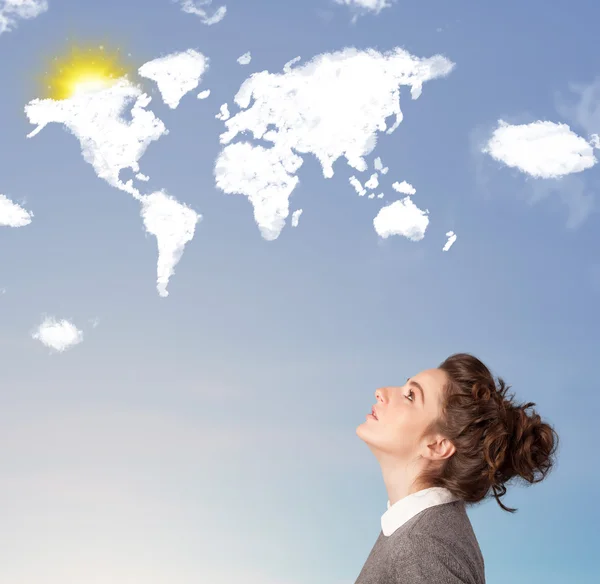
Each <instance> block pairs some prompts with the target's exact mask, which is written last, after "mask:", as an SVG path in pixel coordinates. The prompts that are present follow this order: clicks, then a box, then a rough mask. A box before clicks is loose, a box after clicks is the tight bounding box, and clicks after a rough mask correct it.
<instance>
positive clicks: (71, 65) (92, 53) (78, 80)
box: [45, 45, 131, 100]
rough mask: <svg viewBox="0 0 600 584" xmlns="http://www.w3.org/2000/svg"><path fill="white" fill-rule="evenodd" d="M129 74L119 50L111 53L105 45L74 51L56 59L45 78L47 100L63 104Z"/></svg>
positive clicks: (72, 49)
mask: <svg viewBox="0 0 600 584" xmlns="http://www.w3.org/2000/svg"><path fill="white" fill-rule="evenodd" d="M130 73H131V68H130V67H128V66H127V65H125V64H124V63H123V62H122V59H121V55H120V54H119V52H118V50H117V51H113V52H111V51H108V50H106V49H105V47H104V46H102V45H100V46H98V47H93V48H85V49H81V48H79V47H72V48H71V50H70V51H69V52H68V53H67V54H66V55H63V56H62V57H55V58H54V59H53V61H52V65H51V67H50V71H48V72H47V73H46V75H45V85H46V88H47V90H46V91H47V96H48V97H50V98H51V99H55V100H61V99H67V98H69V97H72V96H74V95H77V94H79V93H84V92H88V91H97V90H99V89H104V88H106V87H110V86H111V85H113V84H114V83H115V82H116V81H117V80H118V79H119V78H121V77H124V76H125V75H128V74H130Z"/></svg>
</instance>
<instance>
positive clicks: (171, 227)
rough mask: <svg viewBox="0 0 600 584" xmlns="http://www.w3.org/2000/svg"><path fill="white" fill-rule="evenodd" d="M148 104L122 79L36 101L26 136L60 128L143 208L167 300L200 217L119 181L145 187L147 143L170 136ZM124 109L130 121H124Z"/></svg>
mask: <svg viewBox="0 0 600 584" xmlns="http://www.w3.org/2000/svg"><path fill="white" fill-rule="evenodd" d="M186 54H187V57H185V59H189V58H190V57H191V59H192V60H194V62H195V65H196V69H195V71H196V72H198V70H199V63H200V60H198V59H197V58H196V57H195V56H193V55H190V53H189V52H188V53H186ZM180 62H181V61H180ZM188 64H189V62H188ZM142 67H143V66H142ZM163 81H164V79H163ZM188 83H189V79H188ZM166 86H167V87H168V86H169V82H166ZM164 87H165V84H164V83H163V88H164ZM171 89H172V88H169V89H168V96H169V97H168V99H174V98H175V97H176V96H177V95H178V93H177V91H181V86H179V89H178V90H176V91H175V92H171ZM150 101H151V98H150V97H149V96H148V95H146V94H145V93H143V92H142V90H141V89H140V88H139V87H137V86H136V85H134V84H132V83H130V82H129V81H128V80H127V78H122V79H119V80H118V81H117V82H116V83H115V84H114V85H113V86H111V87H108V88H106V89H103V90H100V91H94V92H86V93H82V94H78V95H75V96H73V97H71V98H69V99H65V100H61V101H55V100H52V99H43V100H40V99H34V100H32V101H31V102H29V104H27V105H26V106H25V113H26V114H27V117H28V118H29V121H30V122H31V123H32V124H38V127H37V128H36V129H35V130H34V131H32V132H31V133H30V134H29V135H28V137H32V136H35V135H36V134H37V133H38V132H40V131H41V130H42V128H44V127H45V126H46V125H47V124H49V123H51V122H59V123H62V124H64V125H65V126H66V127H67V128H68V129H69V130H70V132H71V133H72V134H74V135H75V136H76V137H77V138H78V139H79V142H80V144H81V150H82V154H83V158H84V159H85V161H86V162H88V163H89V164H91V165H92V166H93V168H94V170H95V171H96V174H97V175H98V176H99V177H100V178H102V179H104V180H105V181H106V182H108V183H109V184H110V185H111V186H113V187H115V188H118V189H121V190H123V191H125V192H128V193H129V194H131V195H132V196H133V197H134V198H136V199H137V200H138V201H139V202H140V203H141V204H142V211H141V214H142V218H143V220H144V225H145V226H146V228H147V229H149V232H150V233H151V234H152V235H154V236H155V237H156V239H157V245H158V261H157V273H158V278H157V289H158V292H159V294H160V295H161V296H163V297H164V296H167V295H168V292H167V290H166V286H167V283H168V279H169V276H170V275H171V274H173V270H174V267H175V265H176V264H177V262H178V261H179V259H180V258H181V254H182V251H183V246H184V245H185V243H186V242H188V241H189V240H190V239H191V238H192V237H193V235H194V228H193V227H191V222H192V221H198V220H200V217H201V216H200V215H198V214H196V213H195V212H194V211H192V210H191V209H190V208H188V207H187V206H186V205H183V204H181V203H179V202H177V201H176V199H175V198H174V197H170V196H167V195H165V194H164V193H162V192H154V193H152V194H150V195H142V194H141V193H140V192H139V190H138V189H137V188H136V187H135V186H134V185H133V179H130V180H129V181H127V182H123V181H122V180H121V179H120V173H121V171H122V170H124V169H127V168H129V169H131V170H132V171H133V172H134V173H136V178H137V180H141V181H142V182H145V181H146V180H147V179H148V177H147V176H146V175H140V169H139V160H140V158H141V157H142V155H143V154H144V152H145V151H146V148H147V147H148V145H149V144H150V143H151V142H153V141H154V140H158V139H159V138H160V137H161V136H163V135H165V134H167V133H168V130H167V129H166V127H165V125H164V124H163V122H162V121H161V120H160V119H158V118H157V117H156V116H155V115H154V113H153V112H151V111H149V110H147V109H145V108H146V106H147V105H148V104H149V103H150ZM127 107H129V108H130V117H131V119H130V120H126V119H125V118H123V113H124V111H125V109H126V108H127ZM194 225H195V222H194Z"/></svg>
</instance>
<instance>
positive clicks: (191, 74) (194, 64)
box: [138, 49, 209, 109]
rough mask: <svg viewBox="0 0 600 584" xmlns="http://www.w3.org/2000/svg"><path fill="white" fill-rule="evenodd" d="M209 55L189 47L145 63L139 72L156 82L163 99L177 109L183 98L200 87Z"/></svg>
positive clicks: (206, 68)
mask: <svg viewBox="0 0 600 584" xmlns="http://www.w3.org/2000/svg"><path fill="white" fill-rule="evenodd" d="M208 62H209V59H208V57H205V56H204V55H203V54H202V53H199V52H197V51H194V50H193V49H188V50H187V51H182V52H177V53H172V54H170V55H167V56H166V57H161V58H159V59H154V60H153V61H148V62H147V63H144V64H143V65H142V66H141V67H140V68H139V69H138V73H139V74H140V75H141V76H142V77H145V78H147V79H152V80H153V81H155V82H156V84H157V86H158V90H159V91H160V94H161V95H162V98H163V101H164V102H165V103H166V104H167V105H168V106H169V107H170V108H171V109H175V108H176V107H177V106H178V105H179V102H180V100H181V98H182V97H183V96H184V95H185V94H186V93H188V92H189V91H192V89H196V87H198V85H199V83H200V80H201V79H202V75H204V73H206V71H207V70H208Z"/></svg>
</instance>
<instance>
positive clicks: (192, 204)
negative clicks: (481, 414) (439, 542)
mask: <svg viewBox="0 0 600 584" xmlns="http://www.w3.org/2000/svg"><path fill="white" fill-rule="evenodd" d="M8 4H10V2H9V3H6V2H5V5H8ZM184 4H185V3H184V2H172V1H170V0H160V1H159V0H156V1H154V0H153V3H152V10H148V9H147V6H148V3H147V2H143V1H142V0H127V1H126V2H116V1H115V0H106V1H105V2H102V3H96V2H76V1H75V0H49V2H48V9H47V10H46V11H44V12H42V13H40V14H39V15H37V16H36V17H35V18H25V19H24V18H19V19H17V20H16V21H15V26H14V27H13V28H12V30H6V31H5V32H2V33H1V34H0V55H2V58H0V79H2V84H1V85H2V99H1V101H0V104H1V105H0V147H1V151H2V158H1V160H0V194H3V195H4V196H5V197H7V198H8V199H10V200H11V201H13V202H14V203H16V204H19V205H21V206H22V207H23V208H25V209H27V210H28V211H30V212H31V213H33V217H32V219H31V223H29V224H28V225H24V226H22V227H10V226H0V245H2V249H3V250H4V253H3V254H2V257H1V259H0V265H1V270H0V289H1V290H3V293H2V294H0V346H1V351H2V364H3V365H2V367H1V368H0V501H1V502H0V515H1V516H2V517H3V521H2V524H1V525H0V549H1V550H2V554H1V555H2V558H3V559H2V562H0V582H7V583H8V582H10V584H25V583H27V584H31V583H32V582H35V583H36V584H71V583H72V584H75V583H77V584H106V583H109V582H110V584H133V583H135V584H137V583H140V584H142V583H143V584H163V583H167V582H168V583H169V584H191V583H192V582H194V583H195V584H196V583H198V582H200V583H202V582H206V583H210V584H221V583H222V584H229V583H230V582H242V583H244V584H352V583H353V582H354V581H355V579H356V577H357V576H358V573H359V571H360V569H361V567H362V565H363V563H364V561H365V560H366V558H367V555H368V553H369V551H370V549H371V547H372V546H373V543H374V542H375V540H376V538H377V536H378V534H379V531H380V529H381V525H380V518H381V515H382V514H383V513H384V512H385V510H386V500H387V495H386V492H385V488H384V485H383V481H382V478H381V474H380V471H379V467H378V465H377V463H376V461H375V459H374V458H373V456H372V455H371V453H370V451H369V450H368V448H367V447H366V445H365V444H364V443H363V442H361V441H360V439H359V438H358V437H357V436H356V434H355V429H356V427H357V426H358V425H359V424H361V423H362V422H363V421H364V419H365V415H366V414H367V413H368V412H369V411H370V408H371V405H373V404H374V403H375V396H374V393H375V390H376V389H377V387H380V386H382V385H386V384H390V385H391V384H398V383H400V382H403V380H404V379H406V377H408V376H410V375H414V374H416V373H417V372H418V371H420V370H422V369H426V368H430V367H435V366H437V365H438V364H439V363H440V362H441V361H443V360H444V359H445V358H446V357H447V356H448V355H450V354H452V353H455V352H463V351H465V352H470V353H473V354H474V355H476V356H477V357H479V358H480V359H482V360H483V361H484V362H485V363H486V364H487V365H489V366H490V368H491V369H492V370H493V372H494V373H495V374H496V375H500V376H501V377H503V378H504V379H505V380H506V381H507V382H508V383H509V384H510V385H511V386H512V391H514V392H515V394H516V399H517V401H519V402H523V401H524V402H527V401H533V402H535V403H536V404H537V405H536V409H537V410H538V412H539V413H540V415H541V416H542V418H543V419H545V420H547V421H549V422H550V423H552V424H553V425H554V426H555V428H556V430H557V432H558V434H559V436H560V440H561V444H560V449H559V453H558V457H559V458H558V464H557V467H556V469H555V470H554V471H553V472H552V473H551V474H550V475H549V477H548V478H547V479H546V480H545V481H544V482H542V483H541V484H538V485H533V486H531V487H529V488H523V487H521V486H519V485H515V486H513V487H510V486H509V488H508V493H507V495H506V497H504V499H503V500H504V502H505V504H506V505H508V506H510V507H517V508H518V512H517V513H515V514H512V515H511V514H509V513H506V512H504V511H502V510H501V509H500V507H499V506H498V505H497V504H496V503H495V501H494V500H493V499H492V500H490V501H485V502H484V503H482V504H481V505H478V506H477V507H474V508H471V509H469V516H470V518H471V521H472V523H473V527H474V529H475V532H476V535H477V537H478V539H479V542H480V546H481V549H482V552H483V555H484V559H485V564H486V578H487V582H488V584H500V583H503V582H507V581H510V582H511V583H514V584H520V583H526V582H527V583H528V582H532V581H533V582H545V583H547V584H555V583H556V584H558V583H561V584H562V583H563V582H566V581H568V582H570V583H573V584H580V583H581V584H587V583H592V582H593V581H594V577H593V574H594V573H597V566H596V563H595V556H594V553H595V548H594V547H593V546H592V542H593V541H594V540H597V538H598V535H599V534H598V525H599V524H600V509H599V506H598V504H597V497H596V492H597V490H598V480H599V478H600V476H599V475H600V472H599V467H598V464H597V462H596V461H597V455H596V454H595V448H594V439H595V432H594V428H595V423H596V419H597V412H598V407H599V406H600V398H599V392H598V383H597V381H596V380H597V377H598V374H597V371H596V366H595V365H596V358H597V354H598V347H599V346H600V343H599V339H598V327H599V325H600V322H599V320H600V319H599V316H598V315H599V312H598V309H597V306H598V300H599V297H600V296H599V295H600V260H599V258H598V249H599V243H600V238H599V236H598V214H597V202H596V199H597V195H596V187H597V185H598V168H596V166H594V165H593V164H592V166H591V167H590V168H587V169H586V170H583V171H580V172H575V171H572V172H569V173H567V174H566V175H565V176H564V177H563V178H560V179H551V178H549V179H544V178H534V177H533V176H531V175H530V174H527V173H526V172H522V171H521V170H519V169H518V168H516V167H514V166H513V167H510V166H507V164H503V163H502V162H501V161H499V160H497V159H494V158H493V157H492V156H490V155H488V154H485V153H483V152H482V149H483V148H484V147H485V145H486V144H488V143H489V140H490V138H491V137H492V135H493V132H494V130H495V129H496V128H498V124H499V120H504V121H505V122H506V123H508V124H512V125H514V126H515V127H516V126H519V127H520V126H521V125H527V124H533V123H534V122H538V121H549V122H552V123H553V124H567V125H568V126H569V128H570V131H571V132H573V133H575V134H576V135H577V136H579V137H581V138H582V139H583V140H585V141H586V142H587V143H590V144H591V143H592V142H593V138H592V136H593V135H594V134H595V133H599V132H600V108H599V107H598V104H600V84H598V79H600V77H599V73H600V71H599V70H598V64H597V58H596V56H595V55H596V52H597V51H596V47H595V32H596V28H595V23H596V22H597V19H598V17H599V16H600V9H599V8H598V7H597V6H596V4H595V3H593V2H591V1H582V0H576V1H573V2H570V3H567V2H563V1H557V2H553V3H552V4H551V5H548V3H546V2H541V0H533V1H532V2H528V3H527V4H526V5H523V4H522V3H518V2H516V1H514V0H509V1H507V2H504V3H496V4H493V5H489V4H486V5H485V6H481V5H477V6H474V5H473V4H472V3H471V2H466V1H460V0H457V1H453V2H444V1H441V0H431V1H429V2H409V1H402V2H390V6H387V7H383V8H382V9H381V11H380V12H379V13H378V14H376V13H374V12H368V11H365V12H363V11H359V12H356V11H355V10H354V9H353V7H352V6H345V5H340V3H336V2H334V1H333V0H332V1H329V0H305V1H303V2H291V1H289V2H281V3H273V2H270V1H267V0H256V1H255V2H252V3H249V2H241V1H239V0H229V1H226V2H225V4H226V5H227V10H226V13H225V14H224V16H223V17H222V20H220V21H219V22H215V23H214V24H206V22H211V20H210V17H211V15H213V14H214V13H215V11H216V10H217V9H218V8H219V7H220V6H221V4H219V3H218V2H216V1H214V2H213V4H212V5H210V6H209V5H204V6H203V7H201V8H202V10H205V11H206V14H205V15H204V16H202V15H200V14H192V13H190V12H189V11H188V12H185V11H184V10H182V7H184V6H183V5H184ZM2 5H3V4H2V0H0V8H1V7H2ZM1 22H2V20H1V19H0V23H1ZM0 29H1V26H0ZM73 43H80V44H88V43H89V44H91V45H100V44H104V45H106V46H107V47H112V48H117V47H118V48H119V49H120V51H121V52H122V53H123V54H124V55H130V56H128V57H127V58H128V59H129V60H130V61H131V62H132V63H133V65H134V67H135V68H137V67H140V66H142V65H143V64H144V63H146V62H148V61H151V60H153V59H157V58H159V57H162V56H165V55H168V54H172V53H175V52H179V51H186V50H188V49H194V50H196V51H198V52H200V53H202V54H203V55H205V56H207V57H208V58H209V59H210V67H209V69H208V70H207V72H206V73H205V74H204V75H203V77H202V80H201V82H200V84H199V85H198V87H197V89H195V90H194V91H191V92H190V93H188V94H187V95H185V96H184V97H183V98H182V99H181V102H180V103H179V105H178V106H177V108H175V109H171V108H169V107H168V106H167V105H166V104H165V103H164V102H163V101H162V100H161V95H160V93H159V92H158V91H157V89H156V86H155V85H153V84H152V82H151V81H148V82H147V84H145V85H144V91H145V92H147V93H148V95H150V96H151V97H152V101H151V103H150V105H149V106H148V109H149V110H151V111H152V112H153V113H154V115H155V116H157V117H158V118H159V119H160V120H162V122H163V123H164V124H165V126H166V128H168V131H169V133H168V134H166V135H163V136H162V137H161V138H160V139H158V140H156V141H155V142H153V143H152V144H150V145H149V146H148V149H147V151H146V152H145V153H144V155H143V156H142V157H141V159H140V169H141V172H142V173H144V174H146V175H148V176H150V180H149V181H148V192H151V190H158V189H165V190H166V191H167V192H168V194H169V195H172V196H173V197H176V198H177V200H178V201H180V202H181V203H182V204H185V205H187V206H189V208H191V209H193V210H194V211H195V212H196V213H198V214H200V215H202V220H201V221H200V222H199V223H198V224H197V225H196V230H195V235H194V237H193V239H192V240H191V241H189V242H188V243H187V245H186V247H185V251H184V252H183V255H182V257H181V260H180V261H179V263H178V264H177V265H176V266H175V273H174V275H173V276H172V277H171V278H170V281H169V285H168V289H169V295H168V297H161V296H160V295H159V294H158V293H157V287H156V270H157V266H156V264H157V245H156V240H155V238H154V237H153V236H151V235H150V234H148V233H146V231H145V229H144V224H143V221H142V218H141V217H140V205H139V203H138V202H137V201H136V200H135V199H134V198H133V197H132V196H130V195H129V194H128V193H126V192H122V191H120V190H118V189H117V188H113V187H112V186H110V185H109V184H108V183H106V182H105V181H103V180H101V179H100V178H99V177H98V176H97V175H96V173H95V171H94V168H93V167H92V166H91V165H90V164H88V163H86V162H85V161H84V160H83V159H82V156H81V146H80V144H79V142H78V140H77V138H76V137H75V136H73V135H72V134H71V133H69V132H68V131H66V130H65V129H64V127H62V126H60V125H59V124H49V125H48V126H47V127H45V128H44V129H43V130H42V131H41V132H40V133H39V134H38V135H37V136H35V137H32V138H29V139H28V138H26V136H27V134H29V133H30V132H32V131H33V130H34V129H35V126H34V125H32V124H31V123H30V122H29V120H28V118H27V115H26V114H25V111H24V108H25V106H26V105H27V104H28V103H29V102H31V100H34V99H35V98H38V97H42V95H41V93H42V91H43V86H42V85H41V82H40V78H41V76H42V75H43V73H44V70H45V66H46V63H47V59H49V58H50V59H51V58H52V56H54V55H60V54H62V53H64V51H65V50H66V49H68V48H69V46H71V45H72V44H73ZM346 47H355V48H357V49H358V50H359V51H364V50H366V49H367V48H373V49H375V50H377V51H379V52H386V51H391V50H393V49H395V48H396V47H399V48H403V49H404V50H406V51H408V52H409V53H410V54H411V55H414V56H417V57H419V58H431V57H433V56H434V55H442V56H444V57H445V58H446V59H448V60H450V61H451V62H452V63H454V64H455V67H454V69H453V70H452V71H451V72H450V73H449V74H448V75H447V76H445V77H443V78H439V79H433V80H431V81H427V82H426V83H424V84H423V91H422V95H420V97H419V98H418V99H416V100H413V99H411V97H410V89H409V88H408V87H406V86H401V87H400V104H401V109H402V113H403V115H404V119H403V120H402V122H401V123H400V124H399V126H398V128H397V129H396V130H395V131H394V132H393V133H391V134H389V135H388V134H385V133H384V132H381V133H379V134H378V135H377V145H376V148H375V150H373V152H372V153H371V154H370V155H369V156H368V157H367V162H368V164H369V169H368V170H366V171H365V172H362V173H358V172H357V171H356V169H354V168H351V167H349V166H348V165H347V164H346V161H345V160H344V159H339V160H337V161H336V162H334V164H333V170H334V175H333V176H332V177H331V178H324V176H323V169H322V167H321V165H320V163H319V162H318V161H317V160H316V158H315V157H314V156H312V155H310V154H306V155H303V159H304V163H303V165H302V167H301V168H300V169H299V171H298V173H297V176H298V178H299V183H298V185H297V186H296V188H295V190H294V191H293V194H292V195H291V197H290V216H289V217H288V218H287V220H286V224H285V226H284V227H283V229H282V230H281V233H280V234H279V236H278V237H277V238H276V239H274V240H267V239H265V238H264V237H263V236H262V235H261V231H260V230H259V228H258V226H257V224H256V222H255V220H254V217H253V207H252V205H251V204H250V203H249V201H248V200H247V198H245V197H243V196H241V195H230V194H225V193H224V192H223V191H222V190H220V189H219V188H218V187H217V185H216V181H215V161H216V160H217V158H218V156H219V154H220V152H221V151H222V148H223V144H220V142H219V136H220V134H221V133H222V132H224V131H225V129H226V128H225V125H224V121H223V120H219V119H216V118H215V116H216V115H217V114H218V113H219V108H220V107H221V105H222V104H224V103H228V104H229V109H230V110H231V113H232V114H234V113H235V112H237V111H238V110H239V108H237V107H236V106H233V98H234V96H235V94H236V93H237V91H238V89H239V88H240V86H241V84H242V83H243V82H244V81H245V80H246V79H247V78H248V76H250V75H251V74H252V73H254V72H259V71H264V70H267V71H270V72H274V73H280V72H282V70H283V67H284V65H285V64H286V63H287V62H289V61H290V60H292V59H294V58H295V57H296V56H301V57H302V61H301V62H300V63H298V65H296V67H300V66H302V65H303V64H305V63H307V62H308V61H310V60H311V59H312V58H313V57H316V56H317V55H319V54H323V53H332V52H335V51H341V50H342V49H344V48H346ZM248 51H249V52H250V53H251V61H250V62H249V63H248V64H247V65H241V64H239V63H238V62H237V59H238V58H239V57H240V56H241V55H243V54H244V53H246V52H248ZM206 89H210V92H211V93H210V95H209V96H208V97H207V98H206V99H203V100H198V99H197V98H196V95H197V94H198V93H199V92H200V91H202V90H206ZM340 107H342V104H340ZM390 125H391V124H390ZM553 127H554V126H553ZM242 138H243V139H247V140H249V139H250V138H249V137H248V136H243V137H242ZM239 139H240V137H238V138H237V140H239ZM257 142H260V143H261V144H262V145H263V146H264V142H262V141H257ZM511 144H512V145H513V147H512V150H510V152H511V153H512V154H514V153H515V152H517V150H518V148H516V147H515V146H514V143H511V142H509V143H508V147H510V146H511ZM545 144H546V143H544V144H542V146H540V147H539V148H533V149H531V148H529V149H528V152H531V151H532V150H533V151H535V152H539V151H541V150H543V147H545ZM517 146H518V144H517ZM561 152H562V151H561ZM377 156H378V157H380V158H381V160H382V161H383V165H384V166H387V167H389V172H388V173H387V174H386V175H384V176H380V177H379V181H380V188H378V189H376V192H383V193H385V198H384V199H383V200H380V199H377V198H373V199H368V198H367V197H366V196H363V197H359V196H358V195H357V193H356V192H355V190H354V189H353V187H352V186H351V185H350V183H349V177H350V176H352V175H356V176H357V177H359V178H360V180H361V182H363V183H364V182H365V181H366V180H367V179H368V178H369V176H370V175H371V174H372V172H373V170H372V169H373V159H374V158H375V157H377ZM515 156H516V154H515ZM588 156H592V157H593V154H589V153H588ZM550 158H552V157H550ZM575 158H576V159H577V160H579V158H577V157H575ZM518 160H519V161H520V162H519V164H521V163H522V164H525V162H523V158H522V157H521V158H519V159H518ZM569 160H570V161H571V162H569ZM572 160H573V159H572V158H568V160H567V161H566V162H564V164H563V166H562V168H563V169H564V168H566V167H567V166H568V164H572ZM546 161H547V158H544V160H543V161H541V162H540V164H541V165H542V167H543V164H546ZM594 164H595V163H594ZM565 165H567V166H565ZM543 168H546V167H543ZM569 168H571V167H569ZM124 175H126V178H129V177H130V176H131V173H130V172H129V171H127V173H124ZM403 180H406V181H408V182H409V183H410V184H411V185H413V186H414V187H415V189H416V194H414V195H413V196H412V199H413V200H414V204H415V205H417V206H418V207H419V208H420V209H427V210H428V218H429V223H428V225H427V228H426V231H425V233H424V236H423V237H422V238H421V239H419V240H418V241H413V240H411V239H410V238H408V237H405V236H403V235H392V236H389V237H386V238H383V237H381V236H380V235H379V234H378V233H377V232H376V229H375V228H374V224H373V219H374V217H375V216H376V215H377V214H378V212H379V210H380V209H381V208H382V207H384V206H385V205H389V204H390V203H391V202H392V201H395V200H400V199H402V198H404V197H405V196H406V195H401V194H399V193H397V192H395V191H394V189H393V188H392V186H391V185H392V183H393V182H394V181H403ZM297 209H302V211H303V212H302V215H301V216H300V217H299V222H298V226H297V227H292V226H291V225H290V221H291V212H293V211H294V210H297ZM450 231H453V232H454V233H455V234H456V235H457V239H456V242H455V243H454V244H453V245H452V247H450V249H449V250H448V251H446V252H444V251H442V248H443V246H444V245H445V243H446V241H447V239H448V238H447V236H446V234H447V233H448V232H450ZM46 317H53V318H56V319H59V320H61V319H66V320H67V321H69V322H71V323H74V325H75V326H76V327H77V329H78V330H80V331H82V333H83V337H82V341H81V342H80V343H79V344H76V345H74V346H72V347H70V348H69V349H68V350H65V351H56V350H51V349H49V348H48V347H47V346H45V345H44V344H42V343H40V342H39V340H37V339H35V338H32V335H34V334H35V333H36V331H37V330H38V327H39V326H40V324H41V323H42V321H43V320H44V318H46ZM590 446H592V447H591V448H590ZM33 559H34V560H35V561H32V560H33Z"/></svg>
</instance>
